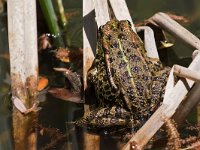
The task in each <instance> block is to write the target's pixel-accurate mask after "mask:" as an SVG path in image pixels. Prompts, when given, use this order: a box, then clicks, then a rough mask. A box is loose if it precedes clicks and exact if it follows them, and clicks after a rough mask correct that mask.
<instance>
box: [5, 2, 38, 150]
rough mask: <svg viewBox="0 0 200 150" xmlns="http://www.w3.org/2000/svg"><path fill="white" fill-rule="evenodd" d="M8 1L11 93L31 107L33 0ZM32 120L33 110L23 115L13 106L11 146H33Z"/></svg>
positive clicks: (35, 62) (34, 51)
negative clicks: (31, 112)
mask: <svg viewBox="0 0 200 150" xmlns="http://www.w3.org/2000/svg"><path fill="white" fill-rule="evenodd" d="M7 3H8V36H9V51H10V72H11V88H12V96H16V97H18V98H19V99H20V100H21V101H22V103H23V104H24V105H25V107H26V108H30V107H31V105H32V104H33V103H34V102H35V101H36V95H37V80H38V57H37V26H36V1H35V0H29V1H27V0H9V1H7ZM35 121H37V115H36V114H30V115H23V114H22V113H21V112H20V111H18V110H17V109H16V107H15V106H13V115H12V127H13V140H14V141H13V144H14V149H17V150H18V149H20V150H36V138H37V136H36V133H34V132H33V131H31V130H32V124H33V122H35Z"/></svg>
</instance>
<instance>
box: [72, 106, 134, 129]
mask: <svg viewBox="0 0 200 150" xmlns="http://www.w3.org/2000/svg"><path fill="white" fill-rule="evenodd" d="M129 118H131V113H130V112H128V111H126V110H125V109H123V108H120V107H116V106H113V107H106V108H97V109H95V110H93V111H91V112H89V113H87V114H86V115H84V116H83V118H81V119H80V120H77V121H76V122H75V124H76V125H78V126H88V127H96V128H105V127H111V126H124V125H126V124H128V123H129V121H130V119H129Z"/></svg>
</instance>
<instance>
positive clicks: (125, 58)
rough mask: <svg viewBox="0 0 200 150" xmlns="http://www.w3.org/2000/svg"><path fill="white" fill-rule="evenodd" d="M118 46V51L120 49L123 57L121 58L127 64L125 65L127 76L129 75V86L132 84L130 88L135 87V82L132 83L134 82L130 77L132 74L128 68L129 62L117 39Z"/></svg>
mask: <svg viewBox="0 0 200 150" xmlns="http://www.w3.org/2000/svg"><path fill="white" fill-rule="evenodd" d="M118 44H119V49H120V51H121V53H122V55H123V57H122V58H123V60H124V61H125V62H126V63H127V65H126V70H127V71H128V75H129V77H130V81H131V84H132V86H135V82H134V80H133V75H132V73H131V67H130V64H129V61H128V59H127V57H126V55H125V54H124V49H123V47H122V44H121V41H120V40H119V39H118Z"/></svg>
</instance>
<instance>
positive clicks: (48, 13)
mask: <svg viewBox="0 0 200 150" xmlns="http://www.w3.org/2000/svg"><path fill="white" fill-rule="evenodd" d="M39 2H40V6H41V9H42V11H43V14H44V17H45V20H46V22H47V25H48V27H49V31H50V33H51V34H52V35H54V36H55V39H54V41H55V46H57V47H64V42H63V39H62V37H61V36H60V28H59V26H58V23H57V17H56V14H55V11H54V8H53V4H52V1H51V0H39Z"/></svg>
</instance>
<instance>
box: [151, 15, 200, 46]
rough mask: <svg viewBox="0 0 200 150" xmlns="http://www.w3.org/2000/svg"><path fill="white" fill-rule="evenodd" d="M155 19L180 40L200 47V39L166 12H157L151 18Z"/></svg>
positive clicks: (156, 22)
mask: <svg viewBox="0 0 200 150" xmlns="http://www.w3.org/2000/svg"><path fill="white" fill-rule="evenodd" d="M149 20H150V21H153V22H154V23H155V24H157V25H159V26H160V27H161V28H162V29H164V30H165V31H167V32H169V33H170V34H172V35H173V36H175V37H176V38H178V39H179V40H181V41H183V42H184V43H186V44H187V45H190V46H191V47H193V48H195V49H200V40H199V39H198V38H197V37H196V36H195V35H193V34H192V33H191V32H190V31H188V30H187V29H185V28H184V27H182V26H181V25H180V24H178V23H177V22H176V21H174V20H173V19H171V18H170V17H169V16H168V15H167V14H165V13H161V12H160V13H157V14H155V15H154V16H153V17H151V18H150V19H149Z"/></svg>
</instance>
